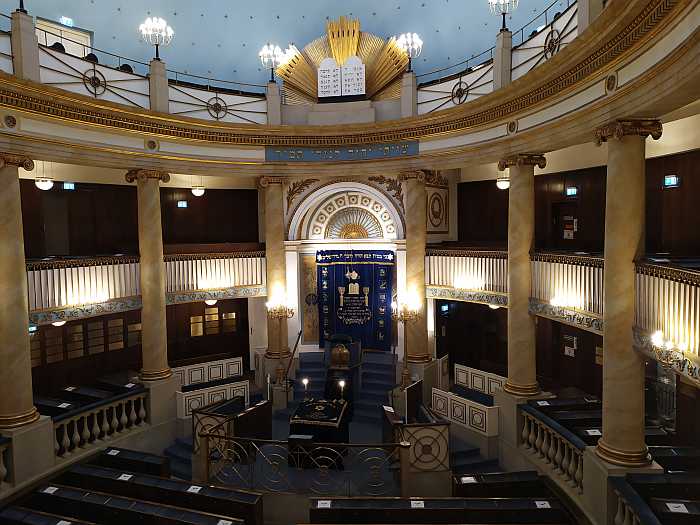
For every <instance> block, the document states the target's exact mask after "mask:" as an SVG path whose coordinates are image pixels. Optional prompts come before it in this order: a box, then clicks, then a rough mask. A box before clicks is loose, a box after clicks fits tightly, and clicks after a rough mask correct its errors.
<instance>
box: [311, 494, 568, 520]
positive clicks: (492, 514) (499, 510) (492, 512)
mask: <svg viewBox="0 0 700 525" xmlns="http://www.w3.org/2000/svg"><path fill="white" fill-rule="evenodd" d="M310 502H311V508H310V509H309V518H310V522H311V523H324V524H330V523H364V524H372V523H386V524H389V523H397V524H399V523H400V524H413V523H430V524H442V523H446V524H453V523H484V524H485V523H502V524H506V523H507V524H513V523H518V524H527V523H533V524H535V523H536V524H540V525H541V524H569V523H571V518H570V517H569V515H568V513H567V511H566V510H565V509H564V507H563V506H562V505H561V503H559V501H557V500H556V499H554V498H543V499H539V498H532V499H530V498H528V499H525V498H512V499H502V498H474V499H463V498H430V499H420V498H410V499H409V498H326V499H323V498H312V499H310Z"/></svg>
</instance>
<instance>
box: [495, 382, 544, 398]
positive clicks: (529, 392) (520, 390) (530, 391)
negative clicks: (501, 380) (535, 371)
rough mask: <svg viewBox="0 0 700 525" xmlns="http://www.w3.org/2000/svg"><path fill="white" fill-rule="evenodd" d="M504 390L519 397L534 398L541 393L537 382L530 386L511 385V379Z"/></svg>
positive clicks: (504, 386)
mask: <svg viewBox="0 0 700 525" xmlns="http://www.w3.org/2000/svg"><path fill="white" fill-rule="evenodd" d="M503 390H504V391H505V392H508V393H509V394H513V395H514V396H518V397H533V396H536V395H538V394H539V393H540V392H541V390H540V385H539V384H538V383H537V382H535V383H531V384H529V385H517V384H514V383H511V381H510V379H509V380H507V381H506V384H505V385H503Z"/></svg>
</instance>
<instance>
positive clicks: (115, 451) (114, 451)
mask: <svg viewBox="0 0 700 525" xmlns="http://www.w3.org/2000/svg"><path fill="white" fill-rule="evenodd" d="M119 452H120V451H119V450H115V449H112V450H108V451H107V455H108V456H118V455H119Z"/></svg>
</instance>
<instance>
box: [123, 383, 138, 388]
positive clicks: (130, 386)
mask: <svg viewBox="0 0 700 525" xmlns="http://www.w3.org/2000/svg"><path fill="white" fill-rule="evenodd" d="M135 386H136V385H135V384H134V383H127V384H125V385H124V388H134V387H135Z"/></svg>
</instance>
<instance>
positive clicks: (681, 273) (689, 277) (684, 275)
mask: <svg viewBox="0 0 700 525" xmlns="http://www.w3.org/2000/svg"><path fill="white" fill-rule="evenodd" d="M637 273H638V274H641V275H649V276H652V277H659V278H661V279H668V280H670V281H675V282H679V283H687V284H691V285H693V286H700V272H699V271H697V270H688V269H681V268H672V267H670V266H661V265H657V264H650V263H637Z"/></svg>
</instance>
